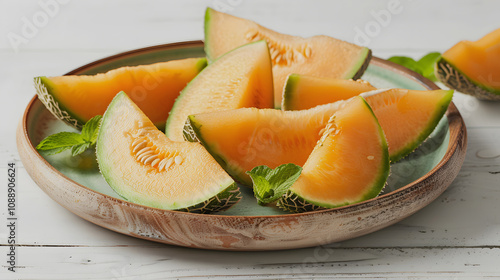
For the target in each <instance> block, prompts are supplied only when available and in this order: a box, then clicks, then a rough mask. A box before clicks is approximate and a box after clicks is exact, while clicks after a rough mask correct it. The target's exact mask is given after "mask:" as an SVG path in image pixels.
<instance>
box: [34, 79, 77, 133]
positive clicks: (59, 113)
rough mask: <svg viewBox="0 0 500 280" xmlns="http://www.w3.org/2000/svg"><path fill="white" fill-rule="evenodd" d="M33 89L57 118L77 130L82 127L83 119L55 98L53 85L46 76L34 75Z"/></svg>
mask: <svg viewBox="0 0 500 280" xmlns="http://www.w3.org/2000/svg"><path fill="white" fill-rule="evenodd" d="M34 82H35V89H36V94H37V95H38V99H39V100H40V101H41V102H42V103H43V105H45V107H46V108H47V109H48V110H49V111H50V112H51V113H52V114H53V115H54V116H55V117H56V118H58V119H60V120H62V121H63V122H65V123H67V124H68V125H70V126H72V127H75V128H77V129H79V130H81V129H82V127H83V125H84V124H85V121H83V120H82V119H81V118H79V117H78V116H77V115H75V114H74V113H72V112H71V110H69V109H68V108H67V107H66V106H64V105H63V104H62V103H61V102H59V101H58V100H57V98H56V97H55V96H54V94H53V92H54V86H53V84H52V82H51V81H50V79H49V78H47V77H43V76H42V77H35V78H34Z"/></svg>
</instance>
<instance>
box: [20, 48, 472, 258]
mask: <svg viewBox="0 0 500 280" xmlns="http://www.w3.org/2000/svg"><path fill="white" fill-rule="evenodd" d="M200 56H204V52H203V43H202V42H201V41H192V42H182V43H174V44H166V45H159V46H154V47H149V48H143V49H138V50H133V51H129V52H125V53H121V54H118V55H114V56H111V57H107V58H104V59H101V60H98V61H95V62H92V63H90V64H87V65H85V66H82V67H80V68H78V69H75V70H73V71H71V72H69V73H68V74H71V75H72V74H96V73H100V72H105V71H107V70H110V69H113V68H117V67H121V66H126V65H140V64H148V63H154V62H159V61H168V60H172V59H181V58H187V57H200ZM363 79H365V80H368V81H369V82H370V83H372V84H373V85H374V86H376V87H379V88H385V87H399V88H408V89H417V90H418V89H420V90H425V89H438V87H437V86H436V85H435V84H433V83H432V82H431V81H429V80H427V79H425V78H423V77H422V76H420V75H418V74H417V73H414V72H412V71H410V70H407V69H406V68H403V67H401V66H399V65H396V64H394V63H391V62H388V61H385V60H382V59H379V58H376V57H374V58H373V59H372V61H371V62H370V65H369V67H368V69H367V71H366V73H365V74H364V76H363ZM63 130H64V131H71V128H69V127H68V126H66V125H65V124H64V123H63V122H61V121H59V120H57V119H55V118H54V117H53V116H52V114H51V113H50V112H49V111H48V110H46V109H45V107H44V106H43V104H42V103H41V102H40V101H39V100H38V99H37V97H36V96H35V97H33V99H32V100H31V102H30V103H29V105H28V106H27V108H26V110H25V112H24V115H23V118H22V120H21V122H20V124H19V126H18V129H17V145H18V150H19V154H20V156H21V160H22V162H23V164H24V167H25V168H26V170H27V171H28V173H29V174H30V176H31V177H32V178H33V180H34V181H35V182H36V183H37V184H38V186H39V187H40V188H41V189H42V190H44V191H45V193H47V194H48V195H49V196H50V197H51V198H52V199H54V200H55V201H56V202H58V203H59V204H61V205H62V206H64V207H65V208H66V209H68V210H69V211H71V212H73V213H75V214H76V215H78V216H80V217H81V218H83V219H85V220H87V221H90V222H92V223H94V224H96V225H99V226H102V227H105V228H107V229H110V230H113V231H116V232H119V233H123V234H126V235H130V236H134V237H137V238H142V239H147V240H151V241H156V242H162V243H167V244H173V245H179V246H185V247H194V248H203V249H216V250H239V251H257V250H278V249H292V248H303V247H310V246H316V245H322V244H327V243H331V242H338V241H342V240H347V239H350V238H354V237H358V236H361V235H365V234H368V233H371V232H374V231H376V230H379V229H382V228H384V227H387V226H389V225H391V224H394V223H396V222H398V221H400V220H402V219H404V218H406V217H408V216H409V215H411V214H413V213H415V212H417V211H418V210H420V209H421V208H423V207H425V206H426V205H428V204H429V203H430V202H432V201H433V200H434V199H436V198H437V197H438V196H439V195H440V194H441V193H442V192H443V191H444V190H445V189H446V188H447V187H448V186H449V185H450V184H451V183H452V181H453V179H454V178H455V177H456V176H457V174H458V172H459V170H460V167H461V166H462V163H463V161H464V158H465V152H466V144H467V136H466V129H465V124H464V122H463V119H462V117H461V116H460V113H459V112H458V110H457V108H456V107H455V105H454V104H453V103H451V104H450V106H449V109H448V111H447V112H446V115H445V117H443V119H442V120H441V121H440V123H439V125H438V127H437V128H436V130H435V131H434V132H433V134H432V135H431V137H430V138H429V139H427V141H426V142H425V143H424V144H423V145H422V146H421V147H419V148H418V149H417V150H416V151H415V152H413V153H412V154H411V155H410V156H408V157H407V158H405V159H404V160H402V161H400V162H398V163H396V164H393V165H392V166H391V175H390V177H389V180H388V185H387V186H386V188H385V189H384V192H383V193H382V194H381V195H380V196H378V197H376V198H374V199H370V200H367V201H364V202H361V203H357V204H353V205H349V206H344V207H340V208H335V209H328V210H322V211H317V212H309V213H301V214H285V213H284V212H282V211H281V210H279V209H274V208H270V207H261V206H258V205H257V203H256V201H255V199H254V198H253V196H252V192H251V190H250V189H248V188H245V187H241V189H242V192H243V196H244V198H243V200H242V201H241V202H240V203H238V204H236V206H235V207H233V208H231V209H230V210H228V211H226V212H222V213H218V214H214V215H207V214H193V213H184V212H177V211H170V210H161V209H156V208H151V207H147V206H143V205H138V204H135V203H131V202H128V201H126V200H124V199H123V198H121V197H120V196H119V195H117V194H116V193H115V192H114V191H113V190H112V189H111V188H110V187H109V186H108V185H107V184H106V182H105V181H104V179H103V178H102V176H101V175H100V174H99V170H98V167H97V164H96V162H95V155H94V154H93V153H92V152H87V153H85V154H83V155H81V156H78V157H71V156H70V155H69V152H68V153H61V154H58V155H55V156H48V157H46V158H44V157H42V156H41V155H40V154H39V153H38V152H37V151H36V149H35V148H34V146H36V144H38V143H39V142H40V141H41V139H43V138H44V137H46V136H47V135H50V134H53V133H56V132H59V131H63Z"/></svg>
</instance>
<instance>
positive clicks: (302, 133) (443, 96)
mask: <svg viewBox="0 0 500 280" xmlns="http://www.w3.org/2000/svg"><path fill="white" fill-rule="evenodd" d="M452 94H453V91H444V90H442V91H410V90H406V89H384V90H378V91H371V92H367V93H364V94H362V95H364V96H366V98H367V102H368V103H369V104H371V105H372V109H373V110H374V113H375V115H376V116H377V117H378V118H379V122H380V125H381V127H382V128H383V129H385V130H384V132H385V135H386V137H387V142H388V143H389V154H390V158H391V160H393V161H397V160H399V159H401V158H402V157H403V156H405V155H408V154H409V153H410V152H412V151H413V150H414V149H415V148H416V147H418V146H419V145H420V144H421V143H422V142H423V141H424V140H425V139H426V138H427V137H428V136H429V134H430V133H431V132H432V131H433V130H434V128H435V127H436V125H437V123H438V122H439V120H440V119H441V117H442V116H443V114H444V113H445V111H446V109H447V107H448V104H449V103H450V101H451V98H452ZM368 100H370V101H368ZM345 103H346V101H345V100H341V101H337V102H335V103H329V104H325V105H319V106H316V107H313V108H311V109H308V110H299V111H281V110H272V109H254V108H244V109H238V110H229V111H222V112H213V113H205V114H196V115H192V116H189V119H188V121H187V122H186V127H185V131H184V134H185V137H186V139H188V140H190V141H199V142H201V143H202V144H203V145H204V146H205V147H206V149H207V150H208V151H209V152H210V153H211V154H212V155H213V157H214V158H215V159H216V160H217V161H218V162H219V163H220V164H221V166H222V167H223V168H224V169H225V170H226V171H227V172H228V173H229V174H230V175H231V176H232V177H233V178H234V179H235V180H236V181H238V182H241V183H243V184H245V185H251V180H250V178H249V177H248V175H247V174H245V172H246V171H250V170H252V169H253V168H254V167H256V166H259V165H266V166H268V167H270V168H276V167H277V166H279V165H281V164H286V163H294V164H296V165H300V166H303V165H304V163H305V162H306V160H307V158H308V156H309V154H310V153H311V151H312V150H313V149H314V146H315V145H316V142H317V141H318V140H319V139H320V137H321V134H322V133H323V131H324V128H325V126H326V124H327V122H328V120H329V119H330V117H331V116H332V115H333V114H335V113H336V112H337V111H338V110H339V108H342V107H343V106H345ZM390 141H392V143H393V145H392V146H391V142H390Z"/></svg>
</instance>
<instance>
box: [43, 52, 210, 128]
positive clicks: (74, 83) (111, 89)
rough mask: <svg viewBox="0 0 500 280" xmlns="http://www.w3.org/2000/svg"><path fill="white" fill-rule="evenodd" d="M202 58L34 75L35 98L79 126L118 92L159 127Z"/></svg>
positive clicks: (56, 114)
mask: <svg viewBox="0 0 500 280" xmlns="http://www.w3.org/2000/svg"><path fill="white" fill-rule="evenodd" d="M206 65H207V62H206V59H205V58H188V59H181V60H173V61H168V62H159V63H155V64H150V65H141V66H133V67H121V68H118V69H114V70H111V71H109V72H106V73H102V74H97V75H78V76H77V75H73V76H59V77H36V78H35V88H36V91H37V94H38V98H39V99H40V100H41V101H42V103H43V104H44V105H45V106H46V107H47V109H49V111H51V112H52V114H54V115H55V116H56V117H57V118H59V119H61V120H63V121H64V122H66V123H67V124H69V125H71V126H74V127H76V128H78V129H81V127H82V126H83V124H85V123H86V122H87V121H88V120H90V119H91V118H92V117H94V116H96V115H102V114H104V111H106V108H107V107H108V105H109V103H110V102H111V100H112V99H113V97H115V95H116V94H117V93H118V92H120V91H125V92H128V93H129V94H130V98H132V100H133V101H134V102H135V103H136V104H137V105H138V106H139V108H141V110H143V111H144V113H145V114H146V115H147V116H148V117H149V118H150V119H151V121H152V122H153V123H154V124H155V125H156V126H157V127H158V128H160V129H163V128H164V127H165V121H166V119H167V116H168V112H170V109H171V108H172V105H173V104H174V101H175V99H176V98H177V96H179V93H180V91H181V90H182V89H183V88H184V87H185V86H186V84H187V83H188V82H189V81H191V80H192V79H193V78H194V77H195V76H196V75H197V74H198V73H199V72H200V71H201V70H202V69H203V68H204V67H205V66H206Z"/></svg>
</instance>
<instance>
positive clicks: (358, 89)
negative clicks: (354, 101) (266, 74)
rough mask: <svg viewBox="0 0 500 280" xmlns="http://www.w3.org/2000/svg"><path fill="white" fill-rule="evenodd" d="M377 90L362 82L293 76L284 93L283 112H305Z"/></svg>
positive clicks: (289, 78) (289, 79)
mask: <svg viewBox="0 0 500 280" xmlns="http://www.w3.org/2000/svg"><path fill="white" fill-rule="evenodd" d="M375 89H376V88H375V87H373V86H372V85H370V83H368V82H366V81H362V80H357V81H354V80H344V79H333V78H320V77H313V76H306V75H297V74H291V75H290V76H288V79H287V81H286V86H285V90H284V93H283V102H282V106H281V108H282V109H283V110H304V109H309V108H312V107H314V106H317V105H321V104H327V103H333V102H335V101H338V100H345V99H349V98H351V97H353V96H356V95H358V94H360V93H363V92H367V91H372V90H375Z"/></svg>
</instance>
